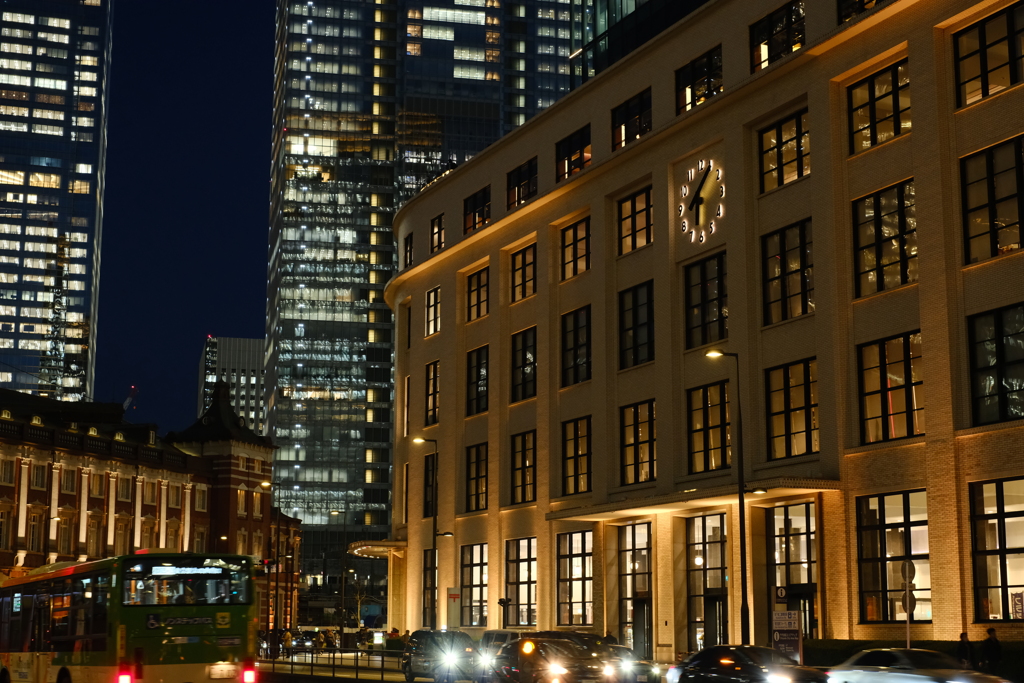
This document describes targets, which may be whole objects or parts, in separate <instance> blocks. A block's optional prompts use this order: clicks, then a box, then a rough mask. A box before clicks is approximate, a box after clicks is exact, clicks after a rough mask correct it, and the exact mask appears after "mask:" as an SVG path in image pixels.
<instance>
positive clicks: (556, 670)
mask: <svg viewBox="0 0 1024 683" xmlns="http://www.w3.org/2000/svg"><path fill="white" fill-rule="evenodd" d="M548 671H550V672H551V673H553V674H567V673H569V670H568V669H566V668H565V667H564V666H562V665H561V664H552V665H551V666H549V667H548Z"/></svg>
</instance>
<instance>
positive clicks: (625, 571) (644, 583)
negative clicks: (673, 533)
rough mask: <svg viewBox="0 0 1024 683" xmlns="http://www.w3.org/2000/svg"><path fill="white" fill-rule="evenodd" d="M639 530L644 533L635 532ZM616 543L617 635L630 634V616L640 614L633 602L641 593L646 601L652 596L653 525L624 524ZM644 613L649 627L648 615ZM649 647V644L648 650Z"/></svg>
mask: <svg viewBox="0 0 1024 683" xmlns="http://www.w3.org/2000/svg"><path fill="white" fill-rule="evenodd" d="M641 530H643V534H641V533H638V532H640V531H641ZM642 535H645V536H646V539H644V540H646V543H645V544H642V545H641V543H640V539H641V536H642ZM618 542H619V545H618V548H617V552H616V555H617V557H616V558H615V559H616V565H617V569H618V589H619V591H618V592H619V595H618V601H619V605H618V607H619V633H621V634H623V635H625V634H626V633H631V632H632V631H633V625H634V624H635V623H636V622H635V621H634V620H633V619H630V618H629V617H630V616H633V617H637V616H639V614H642V613H641V612H638V611H637V610H635V609H634V605H635V601H636V599H637V598H638V597H639V596H640V595H641V594H646V597H647V598H651V597H653V595H654V570H653V566H652V565H653V563H654V525H653V524H652V523H651V522H634V523H632V524H623V525H622V526H620V527H619V528H618ZM647 614H648V616H647V619H648V620H649V621H648V625H650V620H652V617H651V613H650V612H648V613H647ZM650 645H651V644H650V643H648V647H650Z"/></svg>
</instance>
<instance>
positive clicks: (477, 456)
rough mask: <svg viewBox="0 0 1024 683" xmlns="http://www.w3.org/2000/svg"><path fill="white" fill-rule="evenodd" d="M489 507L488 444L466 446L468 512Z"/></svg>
mask: <svg viewBox="0 0 1024 683" xmlns="http://www.w3.org/2000/svg"><path fill="white" fill-rule="evenodd" d="M486 509H487V444H486V443H478V444H476V445H475V446H468V447H467V448H466V512H479V511H480V510H486Z"/></svg>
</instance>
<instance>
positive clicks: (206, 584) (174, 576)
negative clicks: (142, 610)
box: [124, 555, 252, 605]
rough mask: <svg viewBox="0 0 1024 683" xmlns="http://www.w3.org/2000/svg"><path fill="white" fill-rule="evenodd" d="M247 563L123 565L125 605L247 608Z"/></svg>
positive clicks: (154, 559)
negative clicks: (245, 606) (244, 606)
mask: <svg viewBox="0 0 1024 683" xmlns="http://www.w3.org/2000/svg"><path fill="white" fill-rule="evenodd" d="M251 601H252V596H251V595H250V594H249V561H248V560H246V559H245V558H242V557H229V558H224V557H202V556H181V555H173V556H171V555H168V556H164V557H161V556H159V555H151V556H148V557H146V556H143V557H138V558H136V557H132V558H131V559H130V560H128V561H127V562H126V564H125V570H124V604H125V605H247V604H249V603H250V602H251Z"/></svg>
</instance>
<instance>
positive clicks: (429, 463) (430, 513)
mask: <svg viewBox="0 0 1024 683" xmlns="http://www.w3.org/2000/svg"><path fill="white" fill-rule="evenodd" d="M437 463H438V454H437V451H434V452H433V453H427V454H426V455H425V456H423V518H424V519H430V518H431V517H436V516H437V507H438V505H437V496H436V495H435V493H436V492H435V491H434V482H435V481H436V479H437V477H436V475H435V474H434V468H435V467H437ZM438 488H440V487H438Z"/></svg>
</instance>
